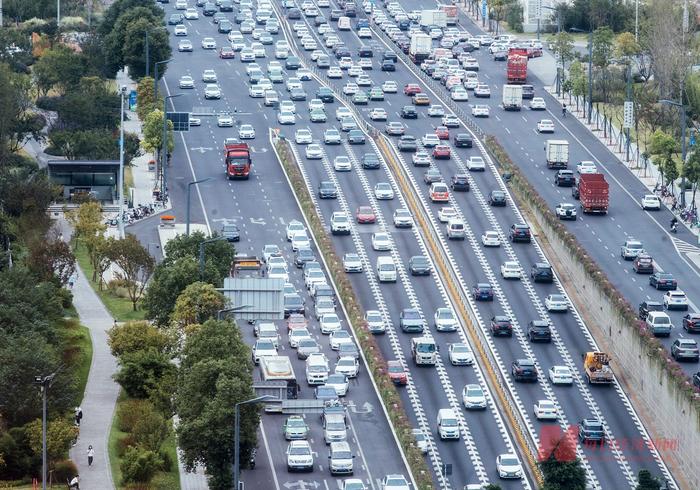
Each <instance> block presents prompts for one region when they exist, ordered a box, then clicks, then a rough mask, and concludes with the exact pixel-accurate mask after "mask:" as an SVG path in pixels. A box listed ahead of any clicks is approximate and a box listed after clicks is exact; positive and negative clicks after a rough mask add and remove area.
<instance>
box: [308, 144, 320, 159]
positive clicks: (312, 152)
mask: <svg viewBox="0 0 700 490" xmlns="http://www.w3.org/2000/svg"><path fill="white" fill-rule="evenodd" d="M306 158H308V159H309V160H320V159H321V158H323V150H322V149H321V145H318V144H316V143H314V144H311V145H309V146H307V147H306Z"/></svg>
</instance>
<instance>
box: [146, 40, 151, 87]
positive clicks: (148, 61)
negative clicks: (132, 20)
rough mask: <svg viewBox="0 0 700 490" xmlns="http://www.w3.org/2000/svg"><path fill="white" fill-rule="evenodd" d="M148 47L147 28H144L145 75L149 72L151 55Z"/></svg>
mask: <svg viewBox="0 0 700 490" xmlns="http://www.w3.org/2000/svg"><path fill="white" fill-rule="evenodd" d="M148 48H149V46H148V29H146V76H148V75H149V74H150V73H151V55H150V53H149V49H148Z"/></svg>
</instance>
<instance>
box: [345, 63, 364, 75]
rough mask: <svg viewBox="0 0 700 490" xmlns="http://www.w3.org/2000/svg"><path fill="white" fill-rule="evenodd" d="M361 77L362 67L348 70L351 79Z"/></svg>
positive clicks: (353, 66) (354, 66)
mask: <svg viewBox="0 0 700 490" xmlns="http://www.w3.org/2000/svg"><path fill="white" fill-rule="evenodd" d="M360 75H362V67H361V66H360V65H352V66H351V67H350V68H348V76H349V77H359V76H360Z"/></svg>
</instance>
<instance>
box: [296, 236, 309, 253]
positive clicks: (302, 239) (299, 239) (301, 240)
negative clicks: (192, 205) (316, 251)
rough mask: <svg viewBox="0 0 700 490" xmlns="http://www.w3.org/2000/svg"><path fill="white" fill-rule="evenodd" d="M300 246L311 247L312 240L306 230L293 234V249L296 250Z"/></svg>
mask: <svg viewBox="0 0 700 490" xmlns="http://www.w3.org/2000/svg"><path fill="white" fill-rule="evenodd" d="M300 248H311V240H309V235H307V234H306V231H298V232H296V233H295V234H294V236H292V250H293V251H294V252H296V251H297V250H299V249H300Z"/></svg>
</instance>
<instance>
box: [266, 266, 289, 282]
mask: <svg viewBox="0 0 700 490" xmlns="http://www.w3.org/2000/svg"><path fill="white" fill-rule="evenodd" d="M267 277H268V278H270V279H283V280H284V282H287V281H289V273H288V272H287V269H285V268H284V267H282V266H278V265H276V266H268V268H267Z"/></svg>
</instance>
